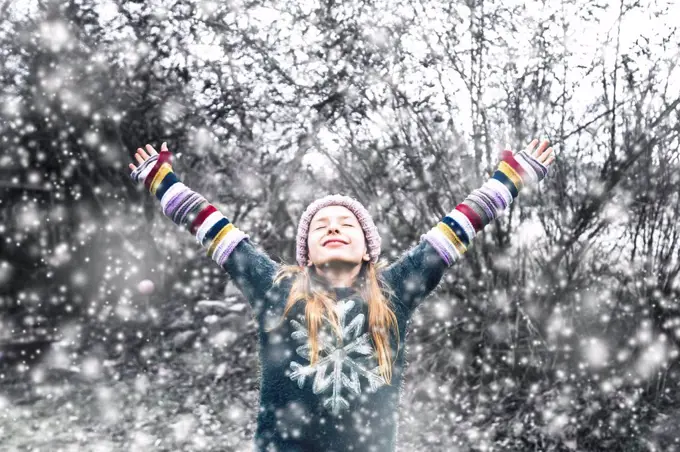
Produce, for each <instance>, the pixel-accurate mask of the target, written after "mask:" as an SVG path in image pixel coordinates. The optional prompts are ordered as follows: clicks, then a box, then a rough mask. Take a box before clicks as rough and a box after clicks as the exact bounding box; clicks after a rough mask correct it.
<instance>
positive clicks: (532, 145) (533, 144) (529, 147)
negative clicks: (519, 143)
mask: <svg viewBox="0 0 680 452" xmlns="http://www.w3.org/2000/svg"><path fill="white" fill-rule="evenodd" d="M537 144H538V140H537V139H535V138H534V139H533V140H531V143H529V144H527V147H525V148H524V152H526V153H527V154H529V155H532V153H533V152H534V148H535V147H536V145H537Z"/></svg>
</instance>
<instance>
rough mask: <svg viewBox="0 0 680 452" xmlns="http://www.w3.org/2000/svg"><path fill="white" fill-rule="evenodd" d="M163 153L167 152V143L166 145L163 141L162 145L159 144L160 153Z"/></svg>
mask: <svg viewBox="0 0 680 452" xmlns="http://www.w3.org/2000/svg"><path fill="white" fill-rule="evenodd" d="M163 151H165V152H167V151H168V143H166V142H165V141H164V142H163V144H161V152H163Z"/></svg>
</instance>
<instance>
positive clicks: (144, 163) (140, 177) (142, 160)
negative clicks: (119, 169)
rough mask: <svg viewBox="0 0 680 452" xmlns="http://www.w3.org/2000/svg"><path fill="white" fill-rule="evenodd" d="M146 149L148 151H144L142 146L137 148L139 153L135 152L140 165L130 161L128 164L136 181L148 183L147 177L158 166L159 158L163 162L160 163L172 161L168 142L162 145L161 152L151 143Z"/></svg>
mask: <svg viewBox="0 0 680 452" xmlns="http://www.w3.org/2000/svg"><path fill="white" fill-rule="evenodd" d="M146 149H147V151H149V152H148V154H147V152H146V151H144V149H142V148H137V153H136V154H135V159H137V163H139V166H135V165H134V164H132V163H130V164H129V165H128V166H129V168H130V169H131V170H132V172H131V173H130V177H131V178H132V179H133V180H134V181H135V182H140V183H144V184H145V185H146V182H147V181H146V178H147V176H149V174H150V173H151V172H152V170H153V168H154V167H155V166H156V164H157V162H158V160H161V162H158V163H164V162H165V163H168V164H170V163H171V156H170V151H168V146H167V144H166V143H163V144H162V145H161V153H160V154H159V153H158V152H156V150H155V149H154V148H153V146H151V145H150V144H147V145H146Z"/></svg>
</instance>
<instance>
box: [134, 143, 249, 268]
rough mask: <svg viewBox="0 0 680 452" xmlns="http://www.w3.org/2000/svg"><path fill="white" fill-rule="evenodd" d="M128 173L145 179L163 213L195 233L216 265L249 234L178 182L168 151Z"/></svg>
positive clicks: (151, 158)
mask: <svg viewBox="0 0 680 452" xmlns="http://www.w3.org/2000/svg"><path fill="white" fill-rule="evenodd" d="M130 177H131V178H132V179H133V180H134V181H135V182H139V183H144V186H145V187H146V188H147V189H148V190H149V192H151V193H152V194H153V195H155V196H156V198H158V200H159V201H160V202H161V208H162V209H163V214H165V216H167V217H168V218H170V219H171V220H172V221H173V222H174V223H175V224H177V225H178V226H183V227H185V228H186V229H188V230H189V231H190V232H191V234H194V235H196V241H197V242H198V243H200V244H201V245H202V246H203V247H205V248H207V250H208V251H207V255H208V257H209V258H211V259H213V260H214V261H215V262H217V264H218V265H220V266H223V265H224V263H225V262H226V260H227V258H228V257H229V255H230V254H231V252H232V251H233V250H234V248H236V245H238V244H239V242H240V241H241V240H243V239H246V238H248V235H247V234H245V233H243V232H242V231H241V230H239V229H238V228H236V227H235V226H234V224H233V223H231V222H230V221H229V219H227V217H225V216H224V215H222V214H221V213H220V212H219V210H217V208H216V207H215V206H213V205H212V204H210V203H209V202H208V201H207V200H206V199H205V198H204V197H203V196H201V195H200V194H198V193H196V192H195V191H193V190H191V189H190V188H189V187H187V186H186V185H184V184H183V183H182V182H180V180H179V179H178V178H177V176H176V175H175V173H174V172H173V171H172V154H171V153H170V152H169V151H161V152H160V153H159V154H156V155H152V156H151V157H150V158H149V159H147V160H146V161H145V162H144V163H142V164H141V165H140V166H139V167H138V168H137V169H135V170H134V171H133V172H132V173H131V174H130Z"/></svg>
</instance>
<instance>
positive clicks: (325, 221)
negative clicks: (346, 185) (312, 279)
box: [307, 206, 370, 267]
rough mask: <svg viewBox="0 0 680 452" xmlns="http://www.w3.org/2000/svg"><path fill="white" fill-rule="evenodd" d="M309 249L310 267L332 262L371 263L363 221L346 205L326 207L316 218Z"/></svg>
mask: <svg viewBox="0 0 680 452" xmlns="http://www.w3.org/2000/svg"><path fill="white" fill-rule="evenodd" d="M307 246H308V248H309V264H308V265H310V266H311V265H315V266H317V267H320V266H322V265H324V264H328V263H332V262H341V263H351V264H361V262H362V261H369V260H370V256H369V255H368V250H367V248H366V239H365V238H364V231H363V229H361V225H359V220H357V218H356V217H355V216H354V214H353V213H352V211H351V210H349V209H348V208H346V207H343V206H328V207H324V208H323V209H321V210H319V211H318V212H317V213H316V214H315V215H314V217H312V222H311V223H310V224H309V234H308V236H307Z"/></svg>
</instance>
